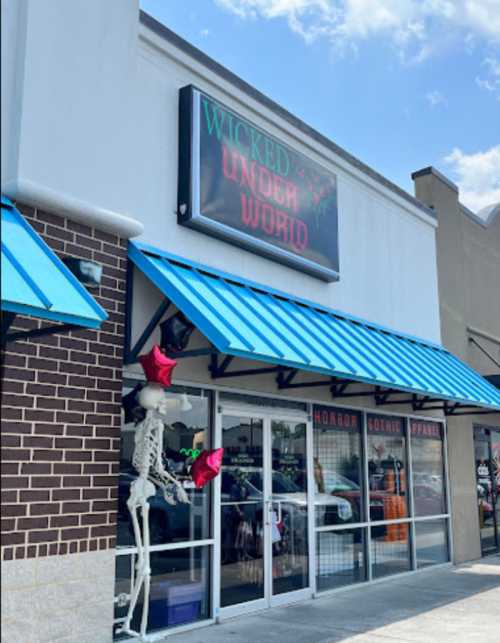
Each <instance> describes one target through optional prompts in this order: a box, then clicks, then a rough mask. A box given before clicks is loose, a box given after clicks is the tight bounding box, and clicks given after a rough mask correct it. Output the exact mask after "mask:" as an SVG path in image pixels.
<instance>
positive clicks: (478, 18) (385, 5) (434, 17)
mask: <svg viewBox="0 0 500 643" xmlns="http://www.w3.org/2000/svg"><path fill="white" fill-rule="evenodd" d="M215 2H216V3H217V4H218V5H219V6H220V7H222V8H224V9H226V10H228V11H231V12H233V13H234V14H236V15H238V16H239V17H240V18H243V19H256V18H259V17H260V18H264V19H267V20H272V19H279V18H281V19H284V20H286V21H287V23H288V25H289V27H290V29H291V30H292V31H293V32H295V33H297V34H299V35H300V36H302V37H303V38H304V40H305V41H306V42H312V41H314V40H316V39H318V38H326V39H328V40H329V41H330V42H331V43H332V44H333V45H334V47H336V48H337V49H339V50H344V49H346V48H356V45H357V44H358V43H359V42H361V41H363V40H367V39H369V38H372V37H376V36H381V37H385V38H386V39H387V41H388V42H390V43H391V44H392V45H393V46H394V47H395V48H396V49H397V51H398V54H399V55H400V57H401V58H402V59H403V60H405V61H407V62H408V61H409V62H421V61H422V60H424V59H426V58H428V57H429V56H430V55H432V54H433V53H434V52H435V51H436V49H439V48H440V47H443V46H445V44H446V43H448V42H449V41H450V40H457V41H458V39H460V40H459V42H460V44H461V46H462V47H464V48H465V49H466V50H470V48H471V46H472V43H473V42H474V43H475V39H476V37H480V38H486V39H487V40H488V41H498V42H500V1H499V0H215Z"/></svg>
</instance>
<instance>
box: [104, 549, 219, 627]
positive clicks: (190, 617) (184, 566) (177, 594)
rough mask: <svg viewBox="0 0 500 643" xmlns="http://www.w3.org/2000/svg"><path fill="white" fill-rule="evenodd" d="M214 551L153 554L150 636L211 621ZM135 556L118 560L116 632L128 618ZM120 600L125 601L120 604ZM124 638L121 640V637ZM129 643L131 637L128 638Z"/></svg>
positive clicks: (136, 623)
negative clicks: (196, 622) (178, 627)
mask: <svg viewBox="0 0 500 643" xmlns="http://www.w3.org/2000/svg"><path fill="white" fill-rule="evenodd" d="M210 552H211V547H209V546H204V547H189V548H185V549H173V550H167V551H156V552H152V553H151V590H150V599H149V618H148V627H147V631H148V632H154V631H156V630H162V629H165V628H168V627H175V626H179V625H185V624H186V623H193V622H195V621H199V620H204V619H207V618H209V617H210V587H211V584H210V562H209V561H210ZM136 560H137V557H136V555H121V556H118V557H117V565H116V596H117V598H118V600H117V605H116V609H115V623H116V624H117V625H116V629H118V627H119V624H120V623H121V622H122V621H123V619H124V618H125V616H126V613H127V609H128V603H127V600H126V595H127V594H129V593H130V587H131V574H132V573H133V566H134V565H135V563H136ZM120 597H124V598H125V600H123V602H122V601H120ZM142 600H143V599H142V593H141V596H140V598H139V601H138V603H137V606H136V609H135V612H134V618H133V619H132V623H131V627H132V629H133V630H135V631H138V630H139V628H140V619H141V614H142ZM120 638H121V637H120ZM124 638H126V639H127V640H128V637H127V636H125V637H124Z"/></svg>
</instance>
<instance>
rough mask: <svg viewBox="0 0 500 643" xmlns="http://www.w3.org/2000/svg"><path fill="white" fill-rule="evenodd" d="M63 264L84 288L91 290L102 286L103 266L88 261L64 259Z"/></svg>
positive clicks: (74, 258)
mask: <svg viewBox="0 0 500 643" xmlns="http://www.w3.org/2000/svg"><path fill="white" fill-rule="evenodd" d="M63 262H64V263H65V264H66V266H67V267H68V268H69V269H70V270H71V272H72V273H73V274H74V275H75V277H76V278H77V279H78V281H80V282H81V283H82V284H83V285H84V286H87V287H89V288H92V287H97V286H100V285H101V278H102V265H101V264H100V263H97V262H96V261H89V260H88V259H77V257H64V258H63Z"/></svg>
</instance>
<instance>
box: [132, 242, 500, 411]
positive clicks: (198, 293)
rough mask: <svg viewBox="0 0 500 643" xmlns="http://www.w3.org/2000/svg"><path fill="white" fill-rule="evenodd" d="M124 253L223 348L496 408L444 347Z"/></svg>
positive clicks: (147, 250) (215, 275) (498, 402)
mask: <svg viewBox="0 0 500 643" xmlns="http://www.w3.org/2000/svg"><path fill="white" fill-rule="evenodd" d="M129 258H130V259H131V260H132V261H133V263H134V264H135V265H137V267H138V268H140V270H141V271H142V272H143V273H144V274H145V275H146V276H147V277H148V278H149V279H150V280H151V281H152V282H153V283H154V284H155V285H156V286H157V287H158V288H159V290H160V291H161V292H162V293H163V294H164V295H165V296H166V297H167V298H168V299H169V300H170V301H172V302H173V303H174V304H175V305H176V306H177V308H179V310H181V311H182V312H183V313H184V314H185V315H186V317H187V318H188V319H190V321H191V322H192V323H193V324H195V326H197V328H198V329H199V330H200V332H201V333H202V334H203V335H204V336H205V337H206V338H207V339H208V340H209V341H210V343H211V344H212V345H213V346H214V347H215V348H216V349H217V350H218V351H219V352H220V353H224V354H226V355H229V356H235V357H243V358H246V359H250V360H259V361H263V362H268V363H271V364H276V365H281V366H284V367H289V368H292V369H300V370H304V371H309V372H317V373H322V374H324V375H327V376H330V377H333V378H338V379H341V380H348V381H355V382H362V383H365V384H373V385H375V386H378V387H381V388H383V389H385V390H386V391H387V390H390V391H394V390H396V391H406V392H409V393H412V394H418V395H421V396H423V397H424V398H426V399H431V400H445V401H451V402H454V403H455V404H460V405H462V406H472V407H476V406H480V407H485V408H488V409H496V410H500V391H499V390H498V389H497V388H495V386H493V385H492V384H490V382H488V381H487V380H486V379H485V378H484V377H482V376H481V375H480V374H479V373H476V372H475V371H474V370H473V369H472V368H470V366H468V365H467V364H465V363H464V362H462V361H461V360H459V359H458V358H457V357H455V356H454V355H452V354H451V353H450V352H448V351H447V350H446V349H444V348H443V347H442V346H439V345H437V344H433V343H431V342H428V341H425V340H422V339H419V338H417V337H411V336H409V335H405V334H404V333H398V332H395V331H393V330H390V329H388V328H384V327H381V326H379V325H377V324H374V323H372V322H369V321H365V320H362V319H359V318H354V317H352V316H350V315H346V314H345V313H341V312H339V311H336V310H331V309H328V308H325V307H322V306H320V305H318V304H315V303H313V302H308V301H305V300H300V299H297V298H294V297H292V296H290V295H287V294H286V293H282V292H278V291H275V290H272V289H270V288H267V287H265V286H262V285H259V284H255V283H252V282H248V281H245V280H243V279H240V278H238V277H235V276H234V275H230V274H227V273H223V272H220V271H217V270H214V269H212V268H207V267H206V266H202V265H200V264H197V263H194V262H191V261H186V260H185V259H182V258H180V257H176V256H174V255H171V254H169V253H166V252H163V251H161V250H157V249H156V248H152V247H151V246H147V245H145V244H140V243H134V242H130V244H129Z"/></svg>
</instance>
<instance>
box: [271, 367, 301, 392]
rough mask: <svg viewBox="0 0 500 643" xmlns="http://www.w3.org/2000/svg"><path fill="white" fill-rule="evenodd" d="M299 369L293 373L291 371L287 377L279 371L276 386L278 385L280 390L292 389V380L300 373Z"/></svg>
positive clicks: (293, 370)
mask: <svg viewBox="0 0 500 643" xmlns="http://www.w3.org/2000/svg"><path fill="white" fill-rule="evenodd" d="M298 372H299V371H298V369H296V368H294V369H292V370H291V371H289V372H288V373H287V374H286V375H285V373H284V372H283V371H279V372H278V375H277V376H276V384H277V385H278V388H279V389H285V388H292V387H293V384H292V380H293V379H294V378H295V376H296V375H297V373H298Z"/></svg>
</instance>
